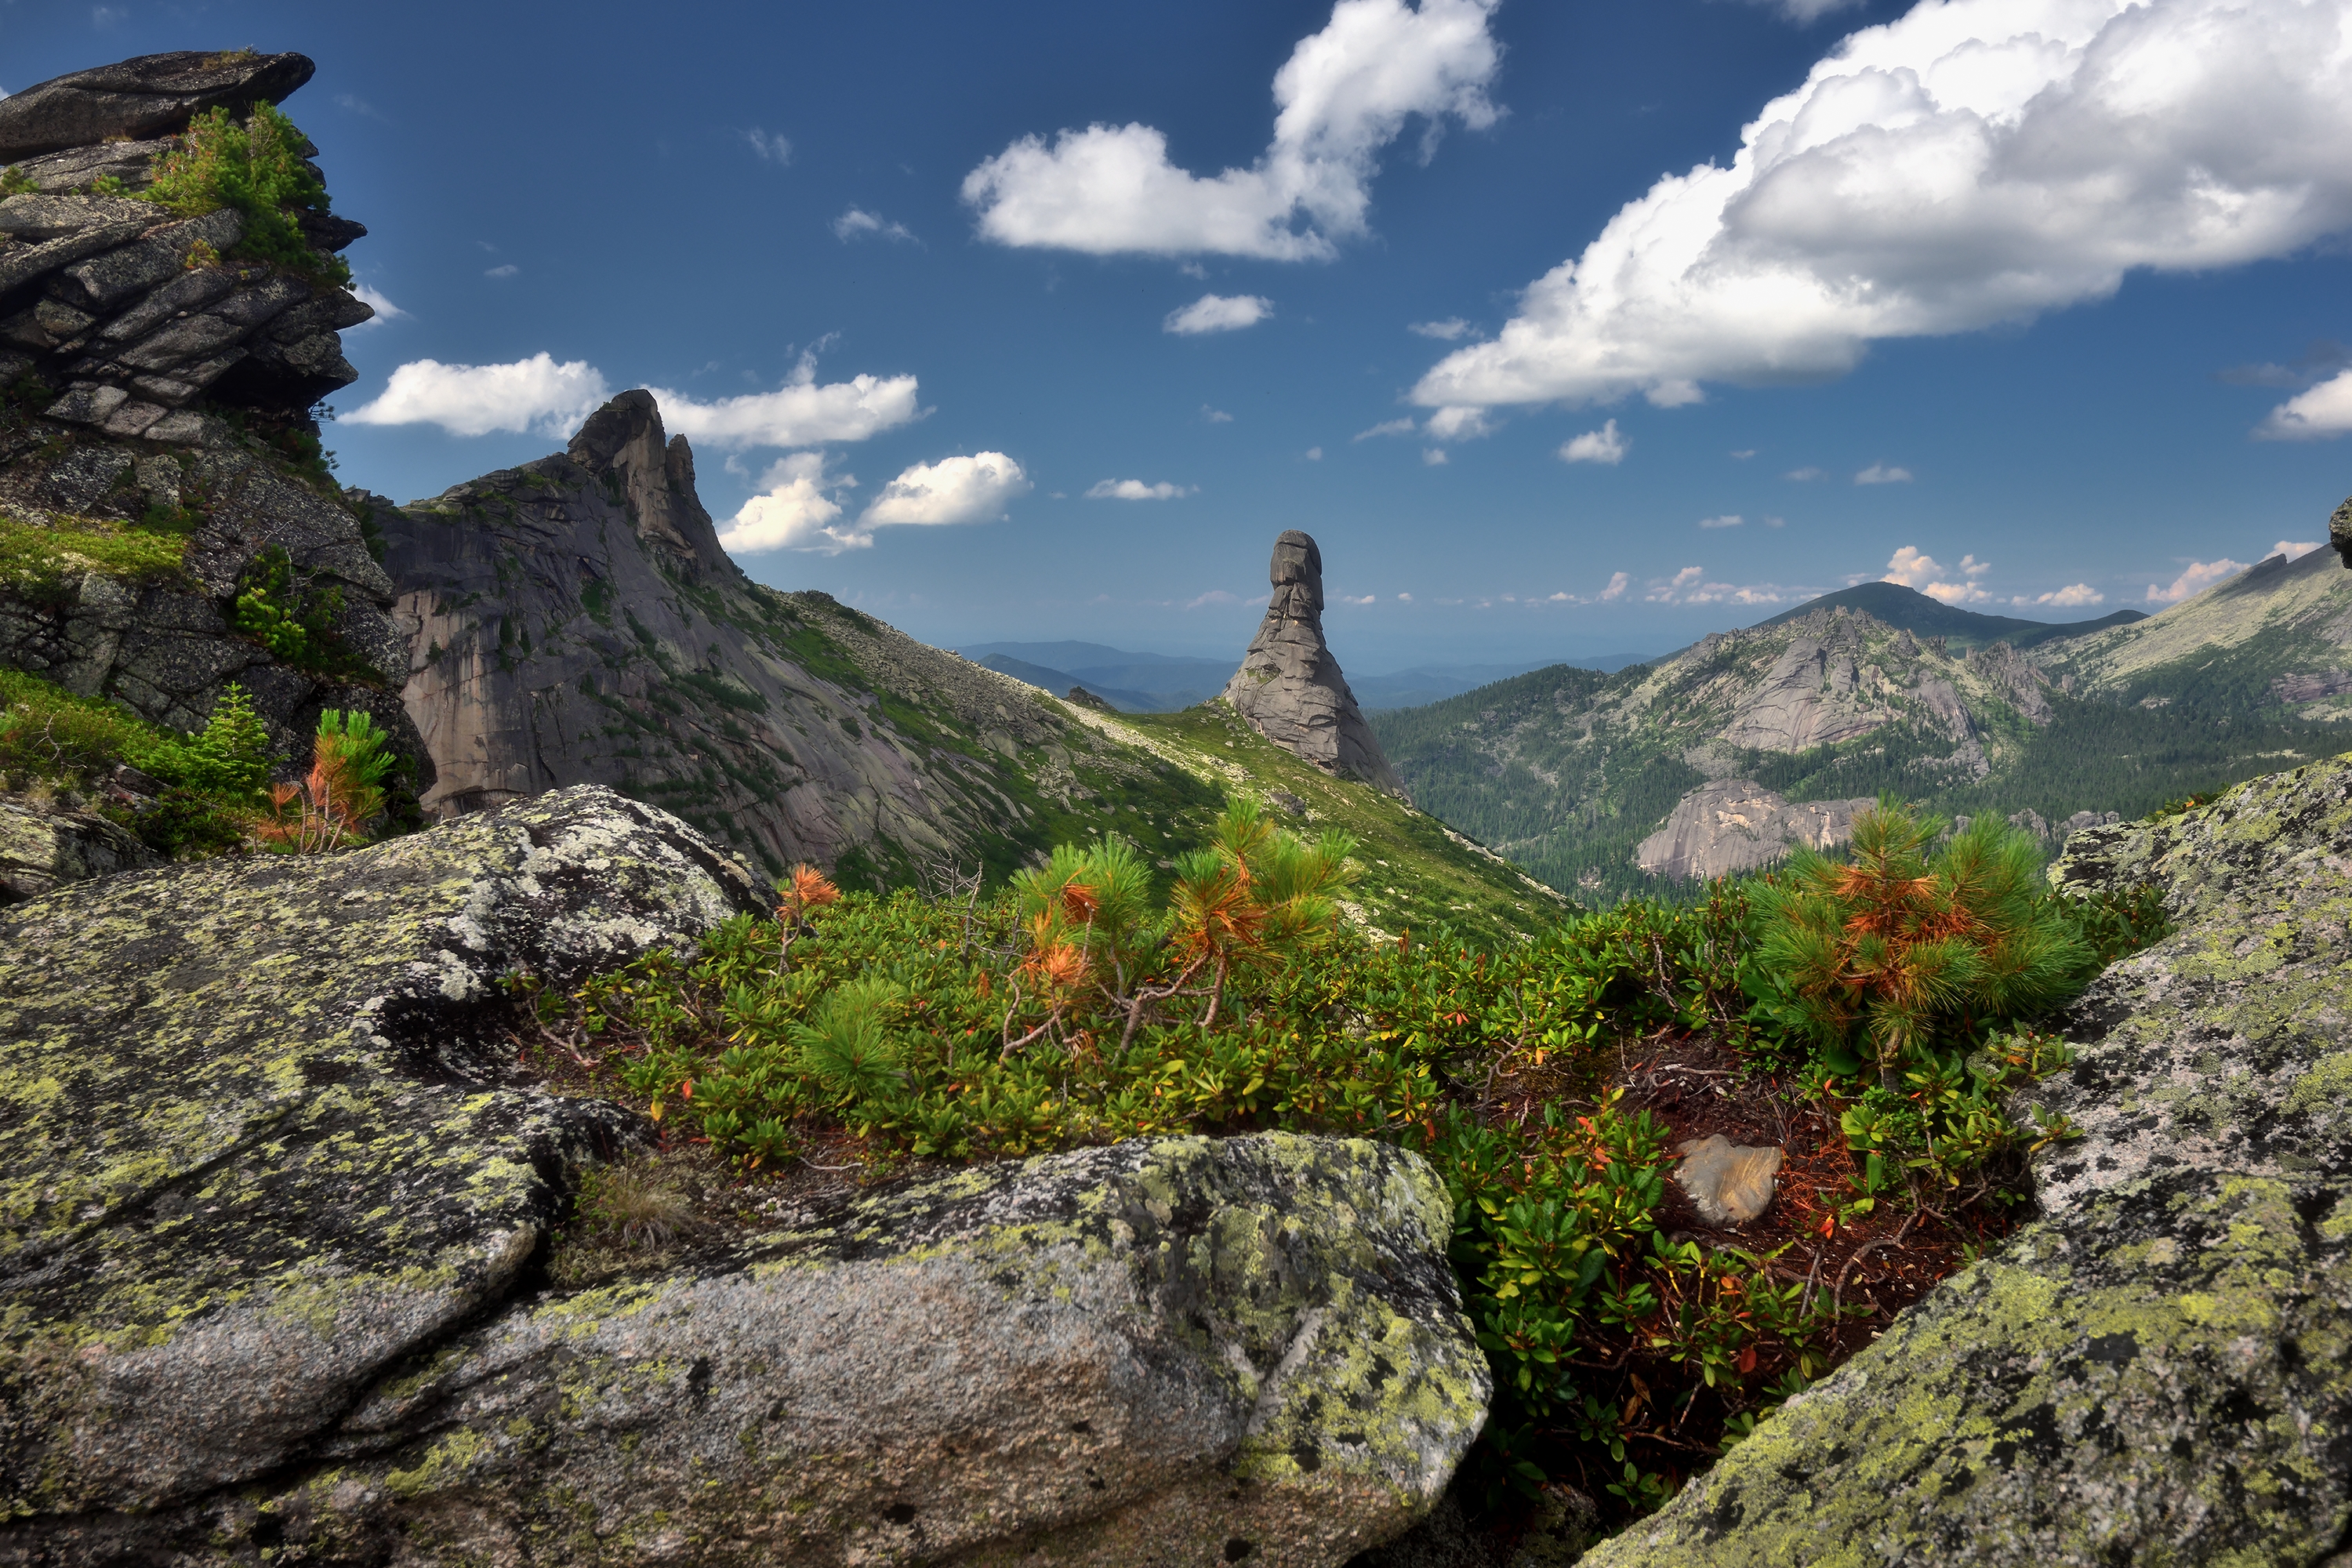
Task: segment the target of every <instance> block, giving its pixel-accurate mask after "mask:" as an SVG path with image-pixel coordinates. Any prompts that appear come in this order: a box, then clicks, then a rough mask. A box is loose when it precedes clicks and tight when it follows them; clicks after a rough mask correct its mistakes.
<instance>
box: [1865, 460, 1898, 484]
mask: <svg viewBox="0 0 2352 1568" xmlns="http://www.w3.org/2000/svg"><path fill="white" fill-rule="evenodd" d="M1853 482H1854V483H1855V484H1858V485H1907V484H1909V483H1910V482H1911V470H1910V469H1908V468H1894V467H1891V466H1889V465H1888V464H1885V463H1873V464H1871V465H1870V467H1868V468H1864V469H1863V470H1862V472H1860V473H1858V474H1856V475H1854V477H1853Z"/></svg>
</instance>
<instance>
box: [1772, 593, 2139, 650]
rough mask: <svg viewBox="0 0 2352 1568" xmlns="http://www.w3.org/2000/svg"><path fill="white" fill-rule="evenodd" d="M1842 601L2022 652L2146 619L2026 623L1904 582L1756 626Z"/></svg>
mask: <svg viewBox="0 0 2352 1568" xmlns="http://www.w3.org/2000/svg"><path fill="white" fill-rule="evenodd" d="M1838 605H1845V606H1846V607H1847V608H1849V609H1854V610H1860V611H1862V612H1864V614H1865V615H1871V616H1877V617H1878V618H1879V619H1880V620H1882V621H1885V623H1886V624H1887V625H1888V626H1893V627H1895V628H1896V629H1897V630H1898V631H1907V632H1909V633H1910V634H1911V635H1912V636H1913V637H1918V638H1921V639H1922V640H1924V639H1926V638H1928V637H1942V638H1943V639H1944V640H1945V641H1946V642H1947V643H1948V644H1950V645H1951V646H1952V647H1984V646H1986V645H1987V644H1989V643H1997V642H2005V643H2007V644H2008V645H2009V646H2010V647H2013V648H2016V649H2018V650H2019V651H2021V652H2022V651H2023V650H2024V649H2026V648H2029V647H2035V646H2036V645H2038V644H2041V643H2046V642H2055V641H2057V640H2058V639H2059V638H2061V637H2082V636H2084V634H2086V633H2089V632H2095V631H2104V630H2105V629H2106V628H2107V627H2109V626H2129V625H2131V624H2132V623H2133V622H2134V621H2144V620H2146V619H2147V616H2146V615H2144V614H2142V613H2141V612H2140V611H2138V610H2117V611H2116V613H2115V614H2113V615H2111V616H2100V617H2099V618H2098V619H2097V620H2095V621H2060V622H2056V623H2053V622H2049V621H2022V620H2019V619H2016V618H2015V617H2014V616H1987V615H1979V613H1978V612H1976V611H1974V610H1961V609H1956V608H1954V607H1953V606H1952V605H1947V604H1945V603H1943V602H1942V601H1941V600H1938V599H1931V598H1929V597H1928V596H1927V595H1925V594H1922V593H1921V592H1919V590H1917V589H1916V588H1906V587H1905V586H1903V584H1900V583H1858V584H1854V586H1853V587H1851V588H1841V589H1839V590H1838V591H1837V592H1836V593H1834V594H1823V595H1822V596H1821V597H1820V598H1818V599H1808V600H1806V601H1805V602H1804V603H1803V604H1801V605H1798V606H1797V607H1796V608H1795V609H1793V610H1783V611H1781V612H1780V614H1779V615H1777V616H1773V617H1772V618H1771V619H1770V620H1769V621H1759V622H1758V623H1757V626H1758V627H1759V628H1761V627H1763V626H1779V625H1780V623H1781V622H1783V621H1793V620H1795V619H1797V617H1799V616H1810V615H1811V614H1812V613H1813V612H1814V611H1815V610H1827V609H1833V608H1835V607H1836V606H1838Z"/></svg>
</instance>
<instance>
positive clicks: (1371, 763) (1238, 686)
mask: <svg viewBox="0 0 2352 1568" xmlns="http://www.w3.org/2000/svg"><path fill="white" fill-rule="evenodd" d="M1267 575H1268V577H1269V579H1270V580H1271V582H1272V583H1273V584H1274V597H1273V599H1272V601H1271V602H1269V603H1268V604H1267V605H1266V607H1265V620H1264V621H1262V622H1260V623H1259V625H1258V628H1257V636H1256V637H1253V638H1251V639H1250V645H1249V652H1248V653H1246V654H1244V656H1243V657H1242V666H1241V668H1239V669H1237V670H1235V671H1234V678H1233V679H1231V680H1230V681H1228V682H1226V683H1225V690H1224V698H1225V700H1226V701H1228V702H1230V703H1232V704H1233V705H1234V710H1236V711H1237V712H1239V713H1240V714H1241V716H1242V717H1243V718H1244V719H1246V720H1248V721H1249V723H1250V727H1251V728H1252V729H1254V730H1255V731H1257V732H1258V733H1259V734H1261V735H1264V736H1265V738H1266V739H1267V740H1269V741H1272V742H1274V743H1275V744H1276V745H1277V746H1280V747H1281V748H1282V749H1283V750H1284V751H1286V752H1291V753H1292V754H1293V755H1295V756H1298V757H1303V758H1305V759H1306V760H1307V762H1310V763H1314V764H1315V765H1316V766H1317V767H1318V768H1321V769H1322V770H1323V771H1324V772H1325V773H1335V774H1337V775H1339V777H1342V778H1352V779H1360V780H1362V781H1363V782H1364V783H1366V784H1371V785H1373V786H1374V787H1376V788H1379V789H1383V790H1386V791H1387V792H1388V793H1389V794H1391V795H1400V796H1401V795H1403V794H1404V784H1403V783H1402V781H1401V780H1399V779H1398V777H1397V776H1396V772H1395V770H1394V769H1392V768H1391V767H1390V766H1389V760H1388V758H1387V757H1385V756H1383V755H1381V743H1380V742H1379V741H1378V740H1377V739H1375V738H1374V737H1373V734H1372V730H1371V726H1370V725H1369V724H1367V723H1365V722H1364V715H1363V712H1362V710H1360V709H1359V708H1358V707H1357V706H1356V698H1355V694H1354V693H1353V692H1351V691H1349V689H1348V679H1347V677H1345V676H1343V675H1341V674H1340V673H1339V660H1338V659H1336V658H1332V657H1331V649H1330V647H1328V645H1327V644H1326V643H1325V642H1324V640H1323V552H1321V551H1319V550H1318V549H1317V548H1316V547H1315V541H1314V540H1313V539H1312V538H1310V537H1309V536H1308V535H1307V534H1304V533H1301V532H1300V531H1298V530H1297V529H1295V528H1294V529H1291V530H1288V531H1286V532H1285V533H1284V534H1283V535H1282V537H1281V538H1279V539H1277V540H1276V541H1275V542H1274V562H1273V564H1272V565H1271V566H1270V567H1269V568H1268V571H1267Z"/></svg>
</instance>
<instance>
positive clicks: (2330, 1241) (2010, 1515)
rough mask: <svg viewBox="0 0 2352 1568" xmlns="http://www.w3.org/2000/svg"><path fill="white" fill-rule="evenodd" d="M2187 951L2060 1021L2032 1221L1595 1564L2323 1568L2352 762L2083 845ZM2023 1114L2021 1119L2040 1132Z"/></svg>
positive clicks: (2346, 1445) (2141, 967) (2144, 964)
mask: <svg viewBox="0 0 2352 1568" xmlns="http://www.w3.org/2000/svg"><path fill="white" fill-rule="evenodd" d="M2053 881H2055V882H2056V883H2057V884H2058V885H2059V886H2060V887H2062V888H2065V889H2074V890H2087V889H2091V888H2094V887H2097V886H2101V885H2107V886H2116V885H2128V884H2130V883H2134V882H2141V881H2145V882H2150V883H2153V884H2155V885H2157V886H2158V887H2159V888H2161V889H2163V892H2164V897H2165V901H2166V904H2167V907H2168V910H2170V911H2171V913H2172V916H2173V918H2174V920H2175V921H2176V922H2177V929H2176V931H2175V932H2174V934H2173V935H2172V936H2171V937H2169V938H2168V939H2167V940H2166V941H2164V942H2159V943H2158V944H2157V945H2156V946H2154V947H2151V948H2149V949H2147V951H2145V952H2141V953H2139V954H2137V955H2136V956H2134V957H2132V958H2129V959H2126V960H2125V961H2123V962H2122V963H2117V964H2116V965H2115V966H2113V967H2112V968H2110V969H2109V970H2108V971H2107V972H2106V973H2105V974H2104V975H2103V976H2101V977H2100V979H2099V980H2098V981H2096V982H2095V984H2093V985H2092V987H2091V989H2090V990H2089V991H2088V992H2087V993H2085V994H2084V996H2083V997H2082V998H2081V999H2080V1000H2079V1001H2078V1002H2076V1003H2075V1004H2074V1005H2073V1006H2072V1007H2071V1008H2070V1009H2069V1010H2068V1011H2067V1012H2066V1014H2065V1015H2063V1016H2062V1018H2061V1020H2060V1023H2061V1025H2062V1026H2063V1032H2064V1033H2065V1035H2066V1037H2067V1038H2068V1039H2069V1040H2071V1041H2072V1042H2073V1043H2074V1049H2075V1054H2076V1062H2075V1065H2074V1068H2072V1069H2071V1070H2070V1071H2069V1072H2067V1073H2066V1074H2064V1075H2063V1076H2062V1077H2061V1078H2059V1079H2054V1080H2053V1081H2051V1082H2048V1083H2045V1084H2042V1085H2041V1086H2039V1087H2038V1088H2037V1089H2034V1090H2032V1092H2031V1093H2030V1094H2028V1095H2027V1096H2025V1097H2024V1098H2025V1099H2026V1100H2029V1101H2032V1102H2035V1103H2038V1104H2039V1105H2040V1106H2041V1107H2042V1110H2043V1111H2044V1113H2045V1114H2046V1115H2050V1116H2056V1115H2059V1114H2062V1113H2063V1115H2064V1116H2066V1117H2067V1118H2068V1119H2069V1120H2070V1121H2072V1122H2073V1123H2074V1125H2075V1126H2076V1127H2077V1128H2079V1129H2080V1130H2081V1133H2082V1135H2081V1136H2080V1137H2078V1138H2074V1139H2071V1140H2068V1141H2064V1142H2058V1143H2055V1144H2053V1145H2052V1146H2051V1147H2049V1148H2047V1149H2045V1150H2043V1151H2042V1153H2041V1154H2039V1155H2038V1156H2037V1157H2036V1158H2035V1161H2034V1163H2033V1169H2032V1175H2033V1184H2034V1188H2035V1193H2036V1195H2037V1197H2038V1198H2039V1200H2040V1203H2041V1208H2042V1217H2041V1218H2040V1219H2039V1220H2038V1221H2037V1223H2035V1224H2033V1225H2032V1226H2027V1227H2026V1228H2025V1229H2024V1230H2022V1231H2021V1232H2020V1233H2019V1235H2018V1236H2017V1237H2016V1238H2015V1239H2014V1240H2013V1241H2012V1242H2011V1244H2010V1245H2009V1246H2008V1247H2005V1248H2004V1249H2003V1250H2002V1251H2001V1252H2000V1253H1999V1254H1998V1255H1996V1256H1995V1257H1993V1258H1990V1259H1988V1260H1986V1261H1985V1262H1983V1263H1980V1264H1979V1265H1977V1266H1976V1267H1975V1268H1970V1269H1969V1270H1967V1271H1966V1272H1964V1273H1962V1274H1960V1275H1958V1276H1956V1277H1955V1278H1954V1279H1950V1280H1948V1281H1946V1282H1945V1284H1944V1285H1942V1286H1941V1287H1939V1288H1938V1289H1937V1290H1936V1291H1934V1292H1933V1293H1932V1294H1930V1295H1929V1296H1928V1297H1927V1300H1924V1301H1922V1302H1921V1303H1920V1304H1919V1305H1918V1306H1917V1307H1916V1308H1914V1309H1913V1310H1911V1311H1909V1312H1907V1313H1906V1314H1904V1315H1903V1316H1902V1317H1900V1318H1898V1319H1897V1320H1896V1321H1895V1323H1894V1324H1893V1326H1892V1327H1891V1328H1890V1329H1889V1330H1888V1331H1887V1332H1886V1334H1885V1337H1884V1338H1883V1339H1881V1340H1880V1341H1878V1342H1876V1343H1875V1344H1874V1345H1873V1346H1871V1348H1869V1349H1868V1350H1866V1351H1864V1352H1862V1353H1861V1354H1859V1355H1857V1356H1855V1357H1854V1358H1853V1360H1852V1361H1851V1362H1849V1363H1847V1364H1846V1365H1845V1366H1844V1367H1843V1368H1842V1369H1841V1370H1840V1371H1839V1372H1838V1373H1835V1374H1834V1375H1832V1377H1830V1378H1829V1379H1827V1380H1826V1381H1824V1382H1823V1383H1822V1384H1819V1385H1818V1386H1816V1387H1815V1388H1814V1389H1813V1390H1811V1392H1810V1393H1808V1394H1804V1395H1802V1396H1801V1397H1800V1398H1799V1399H1796V1400H1793V1401H1791V1402H1790V1404H1789V1405H1787V1406H1786V1407H1784V1408H1783V1409H1782V1410H1781V1411H1780V1414H1778V1415H1774V1416H1772V1417H1770V1418H1769V1419H1768V1420H1766V1421H1765V1422H1764V1423H1762V1424H1761V1425H1760V1426H1759V1427H1758V1428H1757V1431H1756V1435H1755V1436H1753V1437H1751V1438H1750V1439H1749V1440H1748V1441H1747V1442H1745V1443H1743V1444H1741V1445H1740V1446H1739V1447H1738V1448H1736V1449H1734V1450H1733V1451H1732V1452H1731V1454H1730V1455H1729V1456H1728V1457H1727V1458H1725V1459H1724V1460H1723V1461H1722V1462H1721V1463H1719V1464H1718V1465H1717V1467H1716V1468H1714V1469H1713V1470H1712V1471H1710V1472H1709V1473H1708V1474H1706V1476H1704V1477H1702V1478H1701V1479H1698V1480H1697V1481H1696V1482H1695V1483H1694V1484H1693V1485H1691V1486H1690V1487H1689V1488H1688V1489H1685V1492H1684V1493H1683V1495H1682V1496H1681V1497H1679V1498H1677V1499H1676V1500H1675V1502H1674V1503H1673V1504H1671V1505H1670V1506H1669V1507H1668V1508H1666V1509H1665V1510H1664V1511H1662V1512H1661V1513H1659V1514H1658V1515H1656V1516H1655V1517H1654V1518H1653V1519H1650V1520H1648V1521H1644V1522H1643V1523H1642V1524H1641V1525H1639V1526H1637V1527H1635V1528H1634V1529H1633V1531H1629V1532H1628V1533H1627V1534H1626V1535H1624V1536H1622V1537H1621V1538H1620V1539H1619V1540H1618V1541H1616V1542H1612V1543H1610V1544H1609V1545H1608V1546H1606V1547H1603V1548H1602V1549H1601V1550H1600V1551H1599V1552H1595V1553H1594V1554H1593V1555H1592V1556H1591V1557H1590V1558H1589V1559H1587V1561H1588V1562H1590V1563H1593V1564H1595V1565H1596V1568H1626V1565H1628V1564H1653V1563H1654V1564H1666V1563H1675V1564H1681V1563H1694V1562H1702V1561H1703V1562H1705V1563H1709V1564H1710V1565H1716V1564H1720V1565H1724V1568H1733V1565H1738V1564H1748V1563H1756V1564H1762V1563H1772V1564H1794V1563H1823V1564H1832V1563H1835V1564H1844V1563H1853V1564H1863V1563H1869V1564H1879V1563H1937V1564H1943V1563H1983V1564H1996V1563H1997V1564H2019V1565H2022V1564H2029V1563H2031V1564H2048V1563H2063V1564H2078V1563H2079V1564H2084V1565H2090V1564H2105V1563H2122V1562H2130V1563H2242V1564H2246V1565H2248V1568H2252V1565H2253V1564H2263V1565H2265V1568H2272V1565H2275V1568H2299V1565H2306V1564H2315V1563H2322V1562H2334V1561H2336V1558H2335V1557H2334V1556H2333V1555H2332V1554H2334V1553H2336V1552H2340V1551H2342V1550H2343V1549H2344V1548H2345V1546H2346V1544H2347V1534H2352V993H2348V992H2347V978H2346V977H2347V973H2352V929H2347V921H2352V757H2339V758H2336V759H2334V760H2331V761H2328V762H2325V763H2314V764H2312V765H2310V766H2308V767H2304V768H2298V769H2296V770H2295V771H2294V772H2293V773H2281V774H2277V775H2274V776H2273V777H2270V778H2264V779H2257V780H2255V781H2253V782H2252V783H2251V784H2243V785H2242V786H2240V787H2239V788H2237V789H2235V790H2232V791H2231V792H2230V793H2229V794H2228V795H2224V796H2223V797H2221V799H2220V800H2218V801H2216V802H2214V803H2213V804H2212V805H2210V806H2208V807H2205V808H2204V809H2202V810H2199V811H2192V812H2189V813H2185V814H2182V815H2179V816H2172V817H2168V818H2166V819H2163V820H2161V821H2158V822H2154V823H2133V824H2126V825H2120V826H2091V827H2087V828H2084V830H2082V831H2080V832H2078V833H2076V834H2075V836H2074V839H2073V840H2072V842H2071V846H2070V852H2069V854H2068V855H2067V856H2066V858H2064V859H2063V860H2061V861H2060V862H2059V864H2058V865H2057V866H2056V867H2054V868H2053ZM2019 1110H2020V1112H2021V1113H2023V1111H2024V1110H2025V1107H2024V1106H2023V1105H2021V1106H2020V1107H2019Z"/></svg>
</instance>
